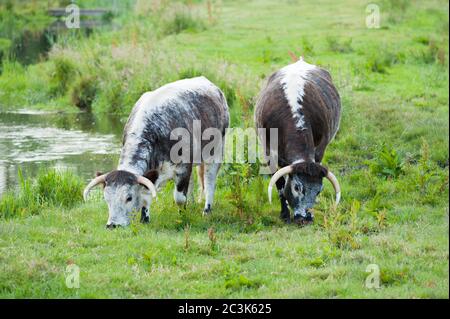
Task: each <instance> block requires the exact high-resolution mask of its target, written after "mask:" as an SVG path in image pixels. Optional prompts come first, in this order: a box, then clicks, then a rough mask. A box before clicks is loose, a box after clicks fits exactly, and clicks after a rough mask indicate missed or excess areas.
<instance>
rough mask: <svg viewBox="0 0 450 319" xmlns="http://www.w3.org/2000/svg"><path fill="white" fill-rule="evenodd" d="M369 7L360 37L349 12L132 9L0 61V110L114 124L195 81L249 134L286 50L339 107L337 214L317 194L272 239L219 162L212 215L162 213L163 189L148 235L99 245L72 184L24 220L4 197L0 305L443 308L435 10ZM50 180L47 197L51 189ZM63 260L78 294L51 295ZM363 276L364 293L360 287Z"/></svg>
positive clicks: (251, 174)
mask: <svg viewBox="0 0 450 319" xmlns="http://www.w3.org/2000/svg"><path fill="white" fill-rule="evenodd" d="M87 3H88V2H87V1H86V4H87ZM89 4H92V2H90V3H89ZM380 6H381V12H382V14H384V15H383V16H382V19H381V28H380V29H367V28H365V26H364V19H365V6H364V5H361V3H360V2H359V1H353V0H346V3H345V5H344V4H342V3H337V2H332V1H323V5H321V6H317V3H316V2H303V1H302V2H301V1H291V0H290V1H282V2H273V1H240V0H237V1H229V2H216V1H195V2H184V3H177V4H173V3H169V2H164V1H163V2H155V5H149V2H145V1H136V3H135V4H130V6H129V9H128V10H125V9H124V10H121V11H120V12H119V13H118V14H117V15H114V17H112V20H113V22H115V23H119V24H120V25H121V28H120V29H118V30H115V31H114V32H112V31H108V30H104V31H101V32H94V34H93V35H91V36H90V37H89V38H81V39H80V38H79V37H73V38H72V37H70V35H67V37H65V38H63V39H61V40H59V41H58V42H57V43H56V45H55V46H54V47H53V49H52V51H51V52H50V56H49V59H48V60H47V61H44V62H41V63H38V64H35V65H30V66H28V67H23V66H21V65H20V64H18V63H15V62H14V61H9V60H4V61H3V66H2V68H3V73H2V75H1V76H0V88H2V89H1V90H0V105H3V106H7V107H23V105H27V106H28V107H33V108H51V109H55V108H57V109H66V110H67V109H69V110H70V109H75V110H76V109H77V108H76V106H75V105H76V104H80V105H86V108H88V109H89V108H90V109H91V110H92V112H97V113H100V112H110V113H117V114H121V115H123V116H127V114H128V112H129V111H130V109H131V107H132V106H133V105H134V103H135V101H136V100H137V98H138V97H139V96H140V94H142V92H144V91H147V90H152V89H155V88H157V87H158V86H160V85H162V84H164V83H166V82H169V81H174V80H176V79H179V78H184V77H190V76H195V75H200V74H205V75H207V77H208V78H210V79H211V80H212V81H213V82H215V83H217V84H218V85H219V86H220V87H221V88H222V90H224V92H225V94H226V96H227V100H228V102H229V104H230V113H231V125H232V126H236V127H237V126H239V127H251V126H253V123H252V114H253V105H254V101H255V97H256V95H257V93H258V91H259V89H260V88H261V86H262V83H263V79H264V78H265V77H266V76H267V75H269V74H270V73H271V72H273V71H275V70H277V69H278V68H280V67H282V66H283V65H286V64H287V63H290V57H289V51H290V52H292V53H294V54H296V55H304V56H305V58H306V59H307V60H308V61H310V62H311V63H316V64H319V65H321V66H324V67H325V68H327V69H328V70H329V71H330V73H331V75H332V77H333V80H334V82H335V84H336V85H337V87H338V90H339V92H340V94H341V98H342V104H343V117H342V122H341V128H340V131H339V133H338V134H337V136H336V139H335V140H334V141H333V142H332V144H331V145H330V146H329V148H328V150H327V152H326V154H325V159H324V163H325V165H327V166H329V167H330V168H331V169H332V170H333V172H334V173H335V174H336V175H337V176H338V178H339V180H340V182H341V186H342V189H343V200H342V204H341V205H340V206H339V208H338V209H333V206H332V202H331V199H332V197H333V192H332V188H331V187H330V185H328V184H326V185H325V190H324V192H323V194H321V196H320V200H319V203H318V204H317V206H316V207H315V216H316V221H315V223H314V225H311V226H308V227H303V228H298V227H296V226H294V225H284V224H282V223H281V222H280V221H279V220H278V214H279V207H278V203H277V201H275V203H274V204H273V205H269V204H268V201H267V195H266V189H267V184H268V179H267V178H264V177H261V176H258V175H257V174H256V172H257V167H258V164H248V163H241V164H233V165H224V167H223V168H222V169H221V172H220V176H219V184H218V191H217V194H216V204H215V209H214V212H213V214H212V216H210V217H207V218H204V217H202V216H201V213H200V212H201V205H200V204H197V203H190V204H188V206H187V209H186V210H182V211H181V212H179V211H178V208H177V207H176V205H175V204H174V203H173V199H172V195H171V187H173V185H172V184H169V185H168V186H167V188H166V189H164V190H163V191H162V192H161V194H159V197H158V201H157V202H156V203H155V205H154V206H153V207H152V212H151V222H150V224H149V225H142V224H139V223H138V222H134V223H132V225H131V227H128V228H126V229H117V230H115V231H106V230H105V229H104V225H105V223H106V219H107V207H106V204H105V203H104V202H103V201H102V200H101V196H100V192H99V191H97V194H98V195H97V196H93V199H92V200H90V201H89V202H88V203H82V202H81V197H80V196H81V191H80V189H78V188H76V189H74V190H73V191H70V192H67V191H59V193H60V194H61V193H66V194H77V195H76V196H75V199H74V202H73V203H70V204H68V205H59V204H58V203H59V200H45V201H44V203H45V205H42V206H41V205H40V204H39V203H40V202H38V205H39V206H38V208H37V209H33V205H34V204H33V203H35V202H34V200H30V202H31V203H32V204H30V205H28V204H23V202H22V200H21V198H22V197H23V196H21V195H20V194H21V192H20V191H19V193H14V192H13V191H11V192H10V193H8V194H7V195H4V196H3V197H2V199H1V200H0V212H1V213H0V216H1V218H0V265H1V266H0V267H1V271H0V296H2V297H7V298H12V297H41V298H42V297H63V298H90V297H95V298H100V297H110V298H111V297H129V298H140V297H162V298H164V297H175V298H186V297H205V298H211V297H227V298H228V297H229V298H236V297H237V298H240V297H243V298H257V297H261V298H264V297H274V298H282V297H286V298H302V297H304V298H335V297H337V298H354V297H362V298H369V297H370V298H372V297H373V298H448V296H449V295H448V287H449V271H448V267H449V263H448V251H449V245H448V232H449V229H448V175H449V173H448V143H449V141H448V119H449V118H448V97H449V96H448V83H449V77H448V30H447V29H446V27H447V28H448V3H447V2H445V1H437V0H436V1H429V2H426V3H420V2H415V1H414V2H409V1H401V2H397V1H383V2H380ZM177 12H178V13H179V14H180V12H182V13H181V14H185V15H184V16H183V18H179V17H178V18H177V17H176V14H177ZM305 12H307V13H308V15H306V16H305ZM383 12H384V13H383ZM299 16H301V17H305V18H304V19H299V18H298V17H299ZM324 16H326V17H327V19H324ZM383 17H384V18H383ZM169 26H171V27H170V28H172V27H173V26H176V28H175V27H174V29H172V30H175V31H171V32H167V30H168V28H169ZM170 28H169V29H170ZM94 87H95V90H94V89H92V88H94ZM100 169H101V170H104V169H112V167H111V168H99V170H100ZM37 180H41V178H40V177H38V179H37ZM54 180H56V181H57V178H56V176H51V177H49V179H48V180H46V182H45V183H48V185H50V186H49V188H48V189H59V187H61V186H60V183H59V182H54ZM25 181H26V182H24V183H25V185H35V183H36V182H35V181H34V180H28V179H27V180H25ZM30 187H31V186H30ZM33 187H34V186H33ZM77 187H78V186H77ZM48 189H47V191H45V192H48ZM45 192H44V193H45ZM31 193H33V194H34V193H35V192H34V191H33V192H31ZM78 195H79V196H78ZM16 203H17V207H20V209H18V210H15V209H11V208H9V207H11V206H6V205H13V204H14V205H16ZM2 205H3V206H2ZM5 207H6V208H5ZM24 209H25V210H31V211H33V213H28V212H27V213H18V211H23V210H24ZM5 212H7V214H6V213H5ZM73 263H74V264H76V265H78V266H79V267H80V271H81V272H80V288H79V289H69V288H67V287H66V286H65V270H66V266H67V265H68V264H73ZM371 264H376V265H378V267H379V269H380V282H381V287H380V288H379V289H369V288H366V286H365V284H364V283H365V280H366V278H367V276H368V273H367V272H366V269H367V267H368V265H371Z"/></svg>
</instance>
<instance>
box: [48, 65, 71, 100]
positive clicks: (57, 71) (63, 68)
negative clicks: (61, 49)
mask: <svg viewBox="0 0 450 319" xmlns="http://www.w3.org/2000/svg"><path fill="white" fill-rule="evenodd" d="M53 63H54V69H53V72H52V74H51V91H52V93H53V94H54V95H64V93H65V92H66V91H67V89H68V87H69V83H70V82H71V81H73V80H74V78H75V75H76V67H75V64H74V63H73V62H72V61H70V60H69V59H67V58H62V57H58V58H55V59H54V60H53Z"/></svg>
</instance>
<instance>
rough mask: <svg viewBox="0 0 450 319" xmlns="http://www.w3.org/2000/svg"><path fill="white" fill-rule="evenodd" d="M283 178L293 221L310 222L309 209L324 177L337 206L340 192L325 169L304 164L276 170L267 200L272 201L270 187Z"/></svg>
mask: <svg viewBox="0 0 450 319" xmlns="http://www.w3.org/2000/svg"><path fill="white" fill-rule="evenodd" d="M283 176H284V177H285V185H284V188H283V192H284V194H283V195H284V197H285V198H286V200H287V201H288V204H289V206H290V207H291V209H292V210H293V211H294V220H295V221H297V222H299V223H307V222H310V221H312V219H313V216H312V214H311V212H310V209H311V208H313V206H314V204H315V202H316V197H317V195H319V193H320V192H321V191H322V188H323V185H322V180H323V178H324V177H326V178H327V179H328V180H329V181H330V182H331V183H332V185H333V187H334V189H335V192H336V202H335V204H336V205H337V204H338V203H339V200H340V196H341V191H340V186H339V182H338V181H337V179H336V177H335V176H334V175H333V173H331V172H330V171H328V170H327V169H326V168H325V167H323V166H322V165H320V164H318V163H314V162H304V163H297V164H293V165H289V166H286V167H283V168H281V169H280V170H278V171H277V172H276V173H275V174H274V175H273V176H272V179H271V180H270V183H269V200H270V201H272V187H273V185H274V184H275V183H276V182H277V180H278V179H280V178H281V177H283Z"/></svg>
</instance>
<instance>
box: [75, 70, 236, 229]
mask: <svg viewBox="0 0 450 319" xmlns="http://www.w3.org/2000/svg"><path fill="white" fill-rule="evenodd" d="M198 121H200V122H198ZM195 122H197V123H200V124H201V132H200V133H201V134H202V136H203V133H204V132H205V130H207V129H210V128H213V129H215V130H216V131H219V132H220V134H221V135H222V136H221V137H222V139H221V144H222V145H221V147H220V148H221V150H220V151H221V152H220V156H223V154H222V152H223V143H224V141H225V138H224V136H225V130H226V128H227V127H228V125H229V112H228V105H227V102H226V99H225V96H224V94H223V93H222V91H221V90H220V89H219V88H218V87H217V86H215V85H214V84H213V83H211V82H210V81H209V80H208V79H207V78H205V77H203V76H201V77H196V78H192V79H184V80H179V81H176V82H173V83H169V84H166V85H164V86H162V87H160V88H159V89H157V90H155V91H151V92H146V93H144V94H143V95H142V96H141V97H140V99H139V100H138V101H137V103H136V105H135V106H134V108H133V110H132V111H131V114H130V116H129V118H128V121H127V124H126V125H125V129H124V134H123V142H122V149H121V154H120V160H119V165H118V167H117V169H116V170H113V171H111V172H109V173H107V174H98V175H99V176H97V177H96V178H94V179H93V180H92V181H91V182H90V183H89V184H88V185H87V186H86V188H85V190H84V194H83V195H84V198H85V200H86V199H87V197H88V194H89V191H90V190H91V189H92V188H93V187H94V186H96V185H99V184H101V185H103V186H104V191H103V193H104V198H105V200H106V202H107V204H108V209H109V218H108V222H107V224H106V226H107V228H114V227H116V226H126V225H128V224H129V223H130V221H131V217H132V214H133V212H139V211H140V212H141V222H148V221H149V215H150V213H149V212H150V204H151V198H152V196H153V197H156V191H157V189H159V188H160V187H161V186H162V185H163V184H164V183H165V182H167V181H168V180H170V179H174V182H175V188H174V199H175V202H176V203H177V204H178V205H184V204H185V203H186V199H187V196H188V194H189V193H190V192H191V191H192V186H193V177H192V174H191V173H192V169H193V166H194V165H197V166H199V167H198V170H197V172H198V175H199V185H200V196H202V195H203V194H205V197H206V201H205V206H204V211H203V212H204V214H208V213H210V212H211V208H212V204H213V198H214V191H215V185H216V177H217V173H218V171H219V167H220V161H211V160H209V161H205V160H204V159H203V157H201V159H200V160H199V162H198V163H194V161H192V159H193V158H194V156H195V155H194V154H193V152H194V151H195V147H189V148H188V149H189V150H190V151H189V152H190V154H189V156H188V158H189V159H190V161H182V162H179V163H174V162H173V161H172V159H171V155H173V154H171V150H172V147H173V146H174V145H175V144H176V143H178V142H177V140H176V139H173V136H171V134H172V135H173V132H174V131H176V130H180V129H181V130H184V131H185V132H188V133H189V134H190V136H192V135H193V134H194V126H195V124H194V123H195ZM192 140H193V139H191V145H190V146H193V145H192V143H193V142H192ZM206 143H207V141H205V140H203V139H202V140H201V147H202V149H203V147H204V146H205V145H206ZM184 155H186V154H184ZM217 155H218V153H216V154H215V155H214V156H215V158H216V159H217ZM150 195H152V196H150Z"/></svg>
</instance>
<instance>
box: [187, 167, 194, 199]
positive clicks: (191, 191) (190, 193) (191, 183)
mask: <svg viewBox="0 0 450 319" xmlns="http://www.w3.org/2000/svg"><path fill="white" fill-rule="evenodd" d="M187 197H188V201H191V202H193V201H194V174H192V172H191V176H190V178H189V185H188V190H187Z"/></svg>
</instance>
